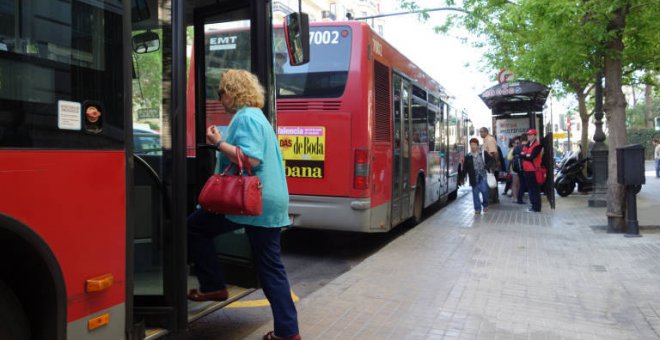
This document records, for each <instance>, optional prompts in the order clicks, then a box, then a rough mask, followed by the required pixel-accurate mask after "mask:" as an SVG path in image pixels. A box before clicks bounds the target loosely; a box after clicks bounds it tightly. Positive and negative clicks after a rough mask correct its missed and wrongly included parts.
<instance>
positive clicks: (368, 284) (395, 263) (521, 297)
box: [251, 177, 660, 339]
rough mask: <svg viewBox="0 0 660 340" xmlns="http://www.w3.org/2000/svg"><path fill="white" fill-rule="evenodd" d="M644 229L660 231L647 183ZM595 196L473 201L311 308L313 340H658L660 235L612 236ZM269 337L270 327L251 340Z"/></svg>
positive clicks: (308, 320)
mask: <svg viewBox="0 0 660 340" xmlns="http://www.w3.org/2000/svg"><path fill="white" fill-rule="evenodd" d="M647 182H649V183H648V185H647V186H645V187H644V189H643V190H642V192H641V193H640V195H639V200H638V205H639V211H640V213H639V218H640V225H642V226H651V225H653V224H655V225H658V224H660V209H658V208H660V205H658V204H657V203H656V202H657V201H658V197H660V180H658V181H657V182H656V181H654V178H649V177H647ZM588 199H589V196H588V195H581V194H573V195H571V196H568V197H566V198H558V200H557V209H556V210H551V209H549V207H548V205H547V201H546V200H545V198H544V199H543V201H544V203H543V212H541V213H527V212H525V210H526V209H527V206H522V205H517V204H513V203H512V202H510V199H508V198H507V197H502V198H501V203H500V204H497V205H493V206H491V208H490V210H489V211H488V213H487V214H485V215H474V212H473V209H472V206H471V205H472V203H471V197H470V196H469V195H464V196H462V197H461V198H459V199H458V200H457V201H456V202H453V203H450V204H449V205H448V206H446V207H444V208H443V209H441V210H440V211H438V212H437V213H436V214H434V215H433V216H430V217H429V218H427V219H426V220H425V221H424V222H423V223H422V224H420V225H419V226H417V227H415V228H414V229H411V230H410V231H408V232H407V233H406V234H404V235H402V236H401V237H399V238H397V239H396V240H394V241H393V242H391V243H390V244H388V245H387V246H386V247H384V248H383V249H381V250H380V251H379V252H378V253H375V254H374V255H372V256H371V257H369V258H367V259H366V260H364V261H363V262H362V263H360V264H359V265H358V266H356V267H355V268H353V269H352V270H350V271H349V272H346V273H345V274H343V275H342V276H340V277H338V278H336V279H335V280H333V281H332V282H330V283H329V284H328V285H326V286H325V287H323V288H321V289H319V290H318V291H316V292H315V293H313V294H311V295H310V296H308V297H306V298H305V299H303V300H302V301H301V302H300V303H299V305H298V309H299V318H300V328H301V334H302V335H303V338H304V339H658V338H660V229H659V228H643V229H642V235H643V237H640V238H626V237H623V235H621V234H608V233H606V232H605V228H604V226H605V225H606V223H607V220H606V217H605V216H606V209H605V208H588V207H587V206H588V204H587V202H588ZM270 329H272V326H271V325H264V327H262V328H261V329H260V330H258V331H257V332H255V333H254V334H253V336H252V337H251V338H254V339H258V338H259V336H260V335H261V334H263V333H265V331H267V330H270Z"/></svg>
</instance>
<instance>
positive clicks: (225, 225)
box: [188, 209, 299, 337]
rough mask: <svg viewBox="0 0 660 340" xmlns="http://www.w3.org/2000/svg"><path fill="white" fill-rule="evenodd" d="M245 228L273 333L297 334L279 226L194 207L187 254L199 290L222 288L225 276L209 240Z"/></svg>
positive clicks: (208, 290)
mask: <svg viewBox="0 0 660 340" xmlns="http://www.w3.org/2000/svg"><path fill="white" fill-rule="evenodd" d="M240 228H245V232H246V234H247V236H248V240H249V241H250V247H251V249H252V256H254V258H255V261H256V264H257V270H258V272H259V282H260V283H261V286H262V289H263V291H264V295H266V298H267V299H268V302H270V308H271V311H272V313H273V320H274V323H275V335H277V336H281V337H287V336H293V335H296V334H298V332H299V331H298V314H297V312H296V306H295V305H294V303H293V299H292V298H291V287H290V286H289V281H288V279H287V276H286V271H285V270H284V264H283V263H282V259H281V258H280V231H281V228H264V227H253V226H249V225H241V224H236V223H234V222H232V221H230V220H228V219H226V218H225V217H224V215H214V214H211V213H208V212H206V211H205V210H203V209H197V210H196V211H195V212H193V213H192V214H190V216H188V256H189V259H190V260H191V261H192V263H193V265H194V267H195V273H196V274H197V280H198V281H199V289H200V290H201V291H202V292H213V291H216V290H220V289H223V288H225V278H224V275H223V274H222V270H221V269H220V264H219V262H218V258H217V256H216V250H215V247H214V243H213V239H214V238H215V237H216V236H218V235H220V234H223V233H227V232H231V231H234V230H236V229H240Z"/></svg>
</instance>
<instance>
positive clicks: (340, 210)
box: [187, 22, 471, 232]
mask: <svg viewBox="0 0 660 340" xmlns="http://www.w3.org/2000/svg"><path fill="white" fill-rule="evenodd" d="M247 36H249V32H247V31H246V30H244V29H243V30H241V29H239V28H233V29H223V28H222V27H220V28H218V29H217V30H209V31H207V32H206V38H205V43H206V44H207V45H208V46H209V48H207V50H206V51H205V54H204V55H205V57H206V65H207V68H208V70H209V71H207V72H208V73H209V74H217V75H219V73H220V70H214V65H216V64H217V65H221V64H222V62H220V61H222V60H226V59H233V58H234V57H233V56H234V55H240V54H243V53H244V52H243V50H244V48H245V47H244V44H243V43H242V41H243V40H244V39H245V38H246V37H247ZM273 40H274V46H275V47H274V71H275V83H276V96H277V129H278V138H279V140H280V147H281V150H282V155H283V157H284V161H285V168H286V174H287V183H288V186H289V193H290V204H289V212H290V215H291V218H292V225H293V226H295V227H305V228H317V229H332V230H346V231H358V232H386V231H388V230H390V229H392V228H393V227H395V226H397V225H399V224H400V223H402V222H404V221H406V220H408V219H412V220H413V221H414V222H419V220H420V219H421V216H422V211H423V209H424V208H426V207H429V206H431V205H433V204H434V203H437V202H441V201H446V200H447V199H452V198H454V197H456V192H457V189H458V171H459V166H460V163H461V161H462V157H463V155H464V154H465V152H466V138H467V135H468V134H467V130H468V128H469V127H471V123H470V121H469V120H468V118H467V115H466V114H465V113H464V112H459V111H457V110H456V109H455V108H453V107H452V106H450V105H449V104H448V101H447V98H446V94H445V93H444V89H443V88H442V86H441V85H440V84H439V83H438V82H437V81H435V80H433V79H432V78H431V77H430V76H429V75H428V74H426V73H424V72H423V71H421V70H420V69H419V68H418V67H417V66H416V65H414V64H413V63H412V62H411V61H410V60H409V59H407V58H406V57H405V56H404V55H403V54H401V53H400V52H399V51H397V50H396V49H395V48H393V47H392V46H391V45H390V44H389V43H387V42H386V41H385V40H383V39H382V38H381V37H380V36H379V35H378V34H376V33H375V32H374V31H373V30H372V29H371V28H370V27H369V26H368V25H367V24H364V23H360V22H326V23H311V24H310V45H311V47H310V48H311V51H310V55H311V56H312V60H311V61H310V62H309V63H308V64H305V65H302V66H291V65H290V64H289V61H288V58H289V56H288V54H287V53H286V50H285V45H284V43H283V40H282V30H281V28H278V27H275V29H274V39H273ZM227 45H230V46H231V48H228V47H227ZM195 63H196V61H195V60H192V61H191V69H192V68H193V67H194V66H195ZM242 66H243V65H242ZM209 77H213V75H211V76H209ZM188 82H189V84H188V93H189V96H191V94H192V93H195V91H196V88H197V83H196V82H195V80H194V79H193V77H190V78H189V80H188ZM215 86H217V80H216V81H214V82H211V86H209V85H207V86H206V88H205V93H206V94H207V100H206V102H205V103H204V105H203V107H204V108H205V109H206V116H207V121H208V122H212V123H214V124H215V125H219V126H226V125H228V124H229V123H230V121H231V118H232V117H231V115H229V114H226V113H225V112H224V110H223V109H222V105H221V104H220V102H219V100H218V98H217V95H216V94H215V90H216V89H215ZM195 111H197V112H199V111H200V106H199V103H192V102H188V114H187V119H188V122H189V126H192V123H193V122H194V120H195V117H196V115H195ZM197 116H199V115H197ZM197 133H203V132H202V131H197ZM195 135H196V134H195V132H193V131H192V130H191V129H189V131H188V135H187V138H188V143H187V144H188V150H189V154H191V155H192V154H194V149H195V142H194V141H195V140H196V137H195Z"/></svg>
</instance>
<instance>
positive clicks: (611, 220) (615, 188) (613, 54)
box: [604, 6, 628, 232]
mask: <svg viewBox="0 0 660 340" xmlns="http://www.w3.org/2000/svg"><path fill="white" fill-rule="evenodd" d="M627 13H628V7H627V6H626V7H621V8H619V9H617V10H616V11H614V13H613V17H612V18H611V19H610V22H609V25H608V31H609V32H610V33H614V34H613V37H612V38H611V40H610V41H609V42H608V43H607V49H608V51H607V52H606V55H605V106H604V109H605V115H606V117H607V129H608V132H609V134H608V135H609V136H608V138H607V140H608V143H607V144H608V146H609V159H608V161H609V166H608V171H609V176H608V178H607V230H608V232H624V231H625V229H626V228H625V219H624V215H625V188H624V186H622V185H620V184H619V183H618V182H617V164H616V163H617V162H616V149H617V147H619V146H622V145H624V144H625V143H626V139H627V132H626V116H625V114H626V97H625V95H624V94H623V91H622V90H621V86H622V82H621V76H622V74H623V69H622V63H621V58H622V56H623V49H624V45H623V39H622V36H623V30H624V28H625V26H626V15H627Z"/></svg>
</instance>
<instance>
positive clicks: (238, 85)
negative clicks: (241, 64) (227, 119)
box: [220, 69, 264, 112]
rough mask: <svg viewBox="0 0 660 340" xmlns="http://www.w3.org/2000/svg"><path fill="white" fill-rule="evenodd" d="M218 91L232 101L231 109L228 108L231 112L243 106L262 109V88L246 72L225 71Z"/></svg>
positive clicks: (253, 77)
mask: <svg viewBox="0 0 660 340" xmlns="http://www.w3.org/2000/svg"><path fill="white" fill-rule="evenodd" d="M220 89H221V90H224V91H225V92H226V93H227V94H228V95H229V96H231V97H232V98H233V99H234V103H233V105H232V107H231V108H229V109H230V111H232V112H236V111H237V110H238V109H240V108H242V107H245V106H250V107H258V108H262V107H264V88H263V86H261V84H259V79H257V76H255V75H254V74H252V73H250V72H248V71H245V70H238V69H229V70H226V71H225V72H223V73H222V80H221V81H220Z"/></svg>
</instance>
